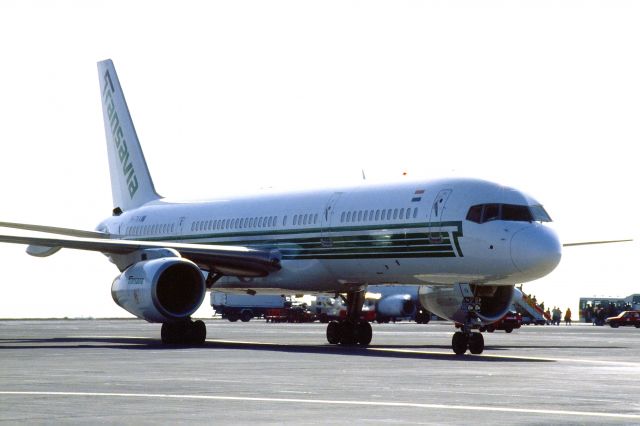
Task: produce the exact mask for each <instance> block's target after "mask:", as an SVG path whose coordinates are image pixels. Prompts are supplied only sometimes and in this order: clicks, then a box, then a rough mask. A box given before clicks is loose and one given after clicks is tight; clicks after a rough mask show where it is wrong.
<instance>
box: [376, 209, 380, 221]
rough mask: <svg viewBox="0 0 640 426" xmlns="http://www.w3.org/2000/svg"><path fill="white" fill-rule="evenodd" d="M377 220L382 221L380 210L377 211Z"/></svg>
mask: <svg viewBox="0 0 640 426" xmlns="http://www.w3.org/2000/svg"><path fill="white" fill-rule="evenodd" d="M376 220H380V210H376Z"/></svg>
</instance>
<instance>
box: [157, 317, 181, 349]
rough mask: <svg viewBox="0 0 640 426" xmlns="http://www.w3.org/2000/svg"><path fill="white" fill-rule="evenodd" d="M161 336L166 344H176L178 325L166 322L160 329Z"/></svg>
mask: <svg viewBox="0 0 640 426" xmlns="http://www.w3.org/2000/svg"><path fill="white" fill-rule="evenodd" d="M160 338H161V339H162V343H164V344H165V345H175V344H177V343H178V339H177V332H176V327H174V324H172V323H168V322H164V323H162V328H161V329H160Z"/></svg>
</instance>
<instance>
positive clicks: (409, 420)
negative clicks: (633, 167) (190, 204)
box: [0, 320, 640, 425]
mask: <svg viewBox="0 0 640 426" xmlns="http://www.w3.org/2000/svg"><path fill="white" fill-rule="evenodd" d="M206 323H207V329H208V334H207V336H208V337H207V342H206V343H205V345H204V346H200V347H175V346H173V347H172V346H164V345H162V344H161V343H160V341H159V334H160V326H159V325H158V324H148V323H145V322H143V321H139V320H46V321H45V320H10V321H0V422H3V423H9V424H15V423H20V424H24V423H28V424H52V423H55V424H57V423H74V424H87V423H110V424H169V423H176V422H181V423H203V424H204V423H207V424H243V425H244V424H283V423H287V424H289V423H296V424H346V423H354V424H365V423H369V424H370V423H373V422H375V423H384V424H437V425H442V424H465V425H468V424H492V425H495V424H509V425H512V424H640V359H639V357H638V354H639V353H640V329H636V328H619V329H611V328H609V327H595V326H591V325H584V324H579V325H573V326H570V327H568V326H564V325H561V326H523V327H522V328H521V329H519V330H515V331H514V332H513V333H511V334H507V333H504V332H502V331H496V332H494V333H486V334H485V344H486V346H485V352H484V353H483V354H482V355H469V354H467V355H464V356H456V355H454V354H453V352H452V351H451V348H450V342H451V335H452V333H453V326H452V324H451V323H440V322H433V321H432V322H431V323H430V324H428V325H418V324H413V323H406V322H405V323H398V324H374V325H373V332H374V337H373V341H372V344H371V346H369V347H367V348H359V347H346V348H345V347H341V346H333V345H329V344H328V343H326V341H325V337H324V333H325V328H326V325H323V324H319V323H313V324H268V323H265V322H264V321H255V320H254V321H251V322H249V323H229V322H227V321H223V320H206Z"/></svg>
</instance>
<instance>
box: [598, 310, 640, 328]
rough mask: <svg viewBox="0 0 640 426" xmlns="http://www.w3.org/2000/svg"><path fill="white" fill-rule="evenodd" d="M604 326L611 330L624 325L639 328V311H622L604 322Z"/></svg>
mask: <svg viewBox="0 0 640 426" xmlns="http://www.w3.org/2000/svg"><path fill="white" fill-rule="evenodd" d="M604 323H605V324H609V325H610V326H611V327H612V328H618V327H620V326H625V325H633V326H635V327H636V328H640V311H624V312H620V314H618V316H615V317H609V318H607V319H606V320H604Z"/></svg>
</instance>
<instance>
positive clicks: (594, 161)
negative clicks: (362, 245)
mask: <svg viewBox="0 0 640 426" xmlns="http://www.w3.org/2000/svg"><path fill="white" fill-rule="evenodd" d="M638 22H640V5H638V4H637V3H636V2H632V1H615V0H607V1H602V2H599V1H584V2H580V1H562V0H554V1H540V0H537V1H504V2H503V1H484V2H478V1H455V2H453V1H452V2H445V1H429V2H427V1H425V2H421V1H389V2H378V1H315V2H310V1H269V2H264V1H238V0H234V1H219V2H206V1H202V2H198V1H180V2H177V1H164V2H163V1H138V2H135V1H94V2H84V1H31V2H24V1H15V2H14V1H3V2H2V3H0V39H1V40H2V43H1V44H0V61H1V62H0V63H1V66H0V117H2V119H1V123H2V131H1V135H2V145H3V147H4V149H3V153H2V155H1V156H0V182H2V186H1V188H2V189H1V191H2V203H1V204H0V206H1V208H0V220H6V221H17V222H27V223H44V224H51V225H56V226H67V227H74V228H84V229H93V228H94V226H95V225H96V224H97V223H98V222H99V221H100V220H101V219H103V218H104V217H106V216H108V215H109V214H110V211H111V209H112V207H113V206H112V205H111V192H110V184H109V177H108V166H107V157H106V148H105V146H106V145H105V140H104V129H103V123H102V112H101V107H100V95H99V87H98V77H97V69H96V62H97V61H99V60H101V59H105V58H112V59H113V60H114V63H115V65H116V69H117V70H118V75H119V77H120V81H121V83H122V86H123V88H124V91H125V95H126V97H127V101H128V104H129V108H130V110H131V114H132V116H133V119H134V122H135V124H136V128H137V131H138V136H139V138H140V140H141V142H142V145H143V149H144V151H145V155H146V158H147V162H148V164H149V168H150V170H151V173H152V175H153V177H154V180H155V185H156V188H157V190H158V192H160V193H161V194H163V195H165V196H171V197H185V198H203V197H205V196H207V195H214V194H215V193H217V192H238V191H247V190H253V189H257V188H260V187H267V186H277V187H288V186H292V185H296V186H309V185H310V186H319V185H334V184H351V183H354V182H356V181H358V180H359V179H361V169H365V171H366V174H367V178H368V179H373V180H384V179H391V178H394V179H395V178H397V177H398V176H400V175H401V173H402V172H403V171H408V172H409V174H410V176H411V177H414V178H418V177H427V178H429V177H442V176H473V177H479V178H485V179H489V180H493V181H497V182H500V183H503V184H507V185H509V186H513V187H516V188H519V189H522V190H524V191H526V192H528V193H530V194H531V195H533V196H534V197H536V198H537V199H538V200H540V201H541V202H542V203H543V204H544V205H545V207H546V208H547V210H548V211H549V213H550V214H551V215H552V217H553V218H554V220H555V226H556V228H557V230H558V231H559V233H560V234H561V237H562V238H563V240H564V241H567V242H571V241H584V240H591V239H603V238H604V239H609V238H625V237H631V238H636V239H637V238H638V237H639V236H638V226H637V225H638V221H637V219H636V216H635V215H634V213H635V212H637V211H639V210H640V209H639V207H640V206H639V204H640V202H639V201H638V194H637V191H636V184H637V182H638V175H639V172H638V169H637V167H636V165H637V154H636V150H635V149H634V148H635V145H637V143H638V141H640V123H639V120H638V118H639V117H640V102H639V99H640V77H639V76H640V55H638V51H639V47H640V46H639V45H640V25H638ZM639 252H640V249H639V244H638V243H637V242H634V243H631V244H624V245H617V246H616V245H610V246H595V247H577V248H567V249H565V251H564V255H563V260H562V263H561V265H560V266H559V267H558V268H557V270H556V271H555V272H553V273H552V274H551V275H549V276H548V277H546V278H544V279H542V280H539V281H537V282H534V283H530V284H525V287H524V289H525V291H530V292H532V293H533V294H535V295H536V296H537V297H538V299H542V300H545V301H546V304H547V305H548V306H552V305H560V306H561V307H562V308H563V309H565V308H566V307H567V306H568V305H571V307H572V309H575V308H576V307H577V301H578V298H579V297H580V296H587V295H593V294H598V295H612V296H615V295H620V296H626V295H628V294H631V293H633V292H640V285H639V284H638V279H637V274H636V269H635V266H636V265H635V262H637V261H638V260H640V257H639V256H638V254H639ZM0 259H2V260H1V261H0V262H2V265H3V267H2V283H1V285H2V297H1V298H0V317H48V316H56V317H62V316H69V317H75V316H96V317H98V316H128V314H127V313H126V312H124V311H123V310H121V309H120V308H119V307H117V306H116V305H115V304H114V303H113V301H112V300H111V296H110V285H111V281H112V279H113V278H114V277H115V276H116V275H117V269H116V268H115V266H113V265H111V264H110V263H108V262H107V261H106V259H105V258H104V256H102V255H100V254H96V253H89V252H79V251H72V250H63V251H61V252H60V253H58V254H56V255H55V256H52V257H50V258H46V259H37V258H32V257H30V256H28V255H26V254H25V253H24V247H23V246H12V245H6V244H2V245H0ZM203 306H204V308H201V310H200V311H199V313H200V314H201V315H210V314H211V310H210V308H209V307H208V303H207V302H205V304H204V305H203Z"/></svg>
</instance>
